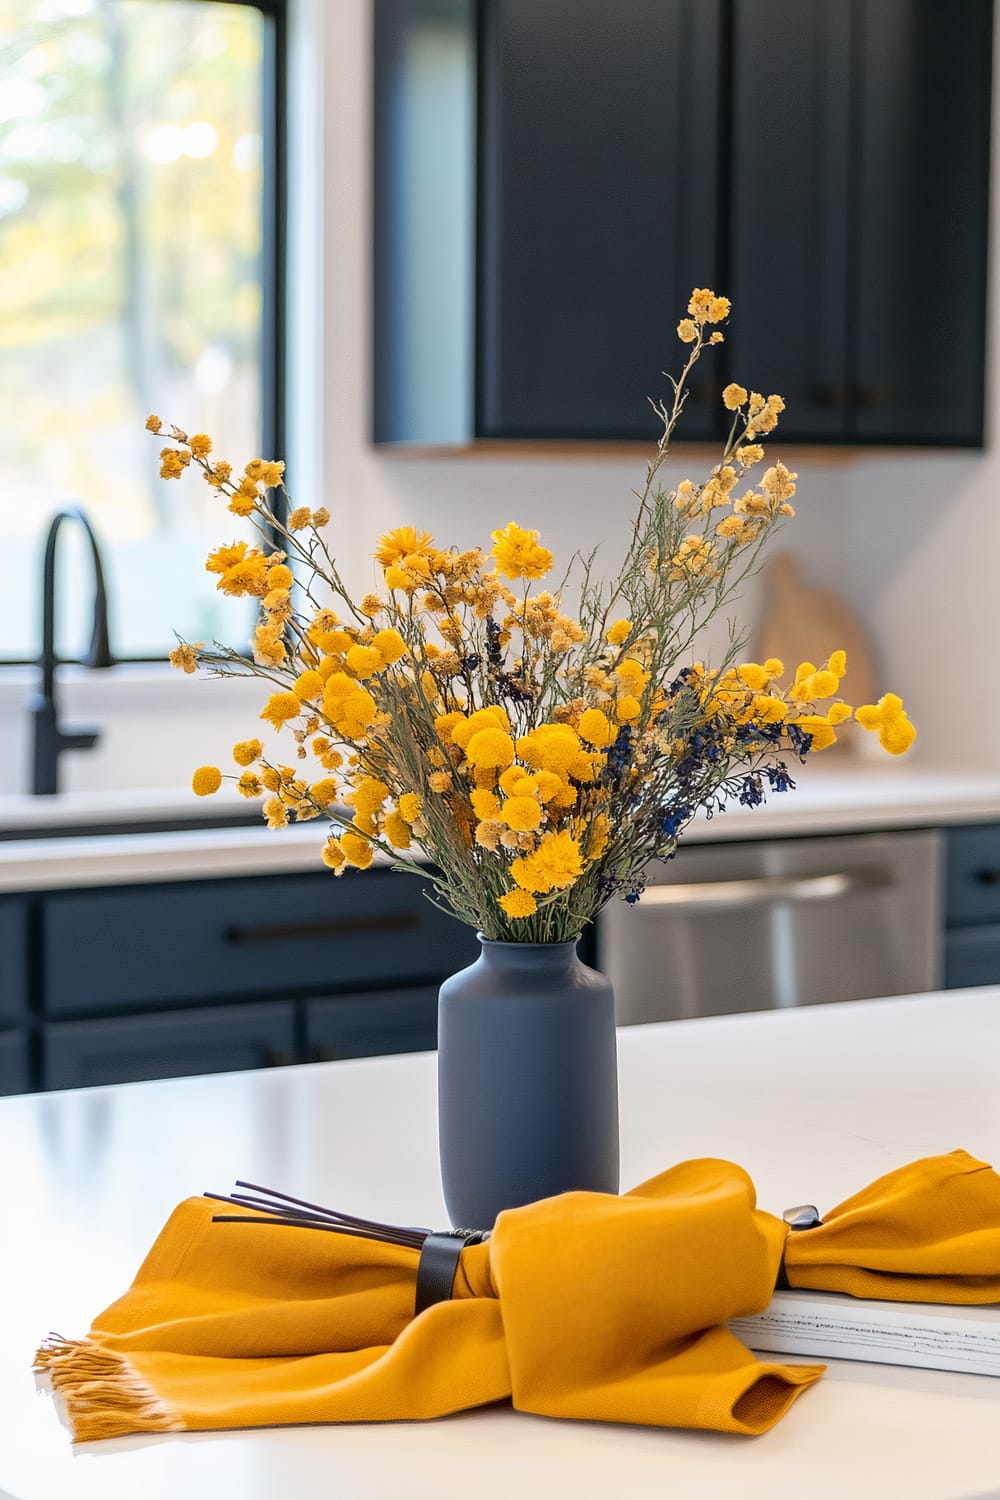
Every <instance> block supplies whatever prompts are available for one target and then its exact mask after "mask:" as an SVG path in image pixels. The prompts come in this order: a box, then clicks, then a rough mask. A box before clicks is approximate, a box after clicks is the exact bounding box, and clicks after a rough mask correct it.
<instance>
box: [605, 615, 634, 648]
mask: <svg viewBox="0 0 1000 1500" xmlns="http://www.w3.org/2000/svg"><path fill="white" fill-rule="evenodd" d="M631 629H632V621H631V620H616V621H615V623H614V624H613V625H610V626H609V627H608V633H607V640H608V641H610V643H611V645H612V646H622V645H624V643H625V642H626V641H627V640H628V638H629V632H630V631H631Z"/></svg>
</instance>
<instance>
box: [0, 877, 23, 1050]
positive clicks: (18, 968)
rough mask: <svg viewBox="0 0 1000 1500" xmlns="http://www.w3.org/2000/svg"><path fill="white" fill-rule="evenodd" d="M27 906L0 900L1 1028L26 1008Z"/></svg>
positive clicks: (19, 902) (18, 900)
mask: <svg viewBox="0 0 1000 1500" xmlns="http://www.w3.org/2000/svg"><path fill="white" fill-rule="evenodd" d="M27 951H28V904H27V902H26V901H22V900H20V899H18V898H17V897H12V898H10V899H6V900H0V1025H2V1024H5V1023H6V1022H8V1021H16V1020H19V1019H20V1018H21V1016H23V1015H24V1013H25V1011H26V1010H27V1009H28V961H27Z"/></svg>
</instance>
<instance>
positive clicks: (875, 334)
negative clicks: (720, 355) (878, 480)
mask: <svg viewBox="0 0 1000 1500" xmlns="http://www.w3.org/2000/svg"><path fill="white" fill-rule="evenodd" d="M991 12H992V0H961V4H960V5H957V6H956V7H955V8H954V9H951V8H947V7H943V6H942V5H941V4H940V0H877V3H862V0H736V3H735V5H734V9H733V44H732V69H733V83H732V99H733V110H732V133H731V143H730V153H729V160H730V173H731V200H732V209H733V212H732V223H731V233H730V249H729V254H730V263H731V277H730V283H729V284H730V287H731V289H732V290H731V296H732V298H733V302H734V305H735V316H734V319H733V323H732V329H731V332H730V335H729V340H728V353H729V357H730V361H731V364H730V368H731V371H732V374H733V376H734V378H735V379H737V380H740V381H742V382H744V383H747V382H748V381H752V382H753V383H754V385H755V386H759V388H760V389H761V390H763V391H765V392H770V391H771V390H775V391H778V392H779V393H780V394H781V395H783V396H784V398H785V402H786V406H787V412H786V415H785V417H784V418H783V419H782V424H781V437H782V439H784V440H785V441H788V440H789V439H792V440H795V439H799V440H804V441H810V440H819V441H824V440H828V441H845V442H857V443H872V442H880V443H881V442H884V443H941V444H952V445H962V444H969V445H973V444H977V443H980V442H981V441H982V394H983V371H984V329H985V319H984V298H985V289H986V253H987V207H988V166H989V114H990V37H991V24H992V22H991Z"/></svg>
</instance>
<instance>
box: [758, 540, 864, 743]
mask: <svg viewBox="0 0 1000 1500" xmlns="http://www.w3.org/2000/svg"><path fill="white" fill-rule="evenodd" d="M763 585H764V612H763V614H762V616H761V619H760V623H759V625H758V627H757V630H756V632H755V641H756V645H755V651H754V658H755V660H756V661H765V660H766V659H767V658H768V657H769V656H777V657H778V658H779V659H780V660H781V661H783V662H784V663H785V669H786V670H785V676H784V678H783V679H782V682H783V684H784V685H787V684H788V683H789V682H791V681H793V680H794V675H795V668H796V667H797V666H798V664H799V662H801V661H811V662H815V664H816V665H817V666H822V664H823V663H824V662H825V661H826V659H827V657H828V656H830V655H831V654H832V653H833V652H834V651H838V650H839V651H846V653H847V675H846V677H845V678H844V684H843V696H844V698H846V700H847V702H848V703H852V704H854V706H855V707H857V706H858V704H861V703H874V702H876V701H877V700H876V697H875V672H874V668H873V666H872V653H871V647H870V646H869V644H868V640H867V637H866V636H865V632H864V630H863V628H862V625H861V621H860V620H859V619H858V617H857V615H856V614H855V613H854V611H853V610H852V609H851V608H850V606H849V605H847V604H845V603H844V601H843V599H841V598H840V597H839V596H838V595H837V594H835V593H833V592H832V591H831V590H829V589H821V588H811V587H810V585H809V584H808V583H807V582H806V581H805V579H804V578H803V577H802V574H801V572H800V569H799V563H798V559H797V558H795V557H794V556H793V555H792V554H791V553H790V552H779V553H778V554H777V556H775V557H773V558H772V559H771V561H770V562H769V563H768V564H767V567H766V568H765V570H764V573H763ZM859 738H860V736H859V734H858V732H857V731H856V730H855V728H854V725H853V724H845V725H844V726H843V728H841V729H838V731H837V744H836V745H831V746H830V749H829V750H825V751H824V752H823V754H824V757H825V756H827V755H834V754H837V753H838V752H840V753H842V754H847V753H850V752H852V751H855V750H856V748H857V741H858V739H859Z"/></svg>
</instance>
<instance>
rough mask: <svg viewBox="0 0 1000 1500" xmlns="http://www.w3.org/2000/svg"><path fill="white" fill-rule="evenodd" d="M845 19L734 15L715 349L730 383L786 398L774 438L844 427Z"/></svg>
mask: <svg viewBox="0 0 1000 1500" xmlns="http://www.w3.org/2000/svg"><path fill="white" fill-rule="evenodd" d="M851 9H852V7H851V4H850V3H849V0H826V3H815V0H737V3H736V5H735V6H734V9H733V16H732V27H733V29H732V56H733V72H732V89H731V98H732V112H731V120H730V132H729V134H730V152H729V174H730V177H731V183H732V186H731V194H730V204H731V216H730V233H729V247H730V264H729V276H728V291H727V295H728V296H730V297H731V298H732V301H733V307H734V316H733V318H732V320H731V324H730V326H729V328H728V330H727V343H726V351H727V355H728V363H729V368H730V370H731V372H732V374H733V376H734V378H735V379H737V380H739V381H740V382H742V383H743V384H746V385H749V384H751V383H752V384H753V386H754V387H755V388H756V389H758V390H761V391H763V392H764V393H765V394H770V393H771V392H772V391H775V392H777V393H778V394H780V395H782V396H783V397H784V398H785V403H786V411H785V415H784V416H783V417H782V419H781V436H782V438H783V439H788V438H799V437H803V438H813V439H819V440H821V441H824V442H830V441H836V440H838V439H840V438H842V437H843V436H844V435H845V430H846V429H845V420H846V409H847V405H846V403H847V357H848V342H849V337H850V330H849V323H848V317H847V306H848V246H849V242H850V239H851V236H852V234H853V233H854V226H853V225H852V218H851V214H850V211H849V203H850V195H849V190H848V174H849V160H850V149H849V141H850V126H851V95H850V89H849V87H848V84H847V80H848V78H849V76H850V67H851Z"/></svg>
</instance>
